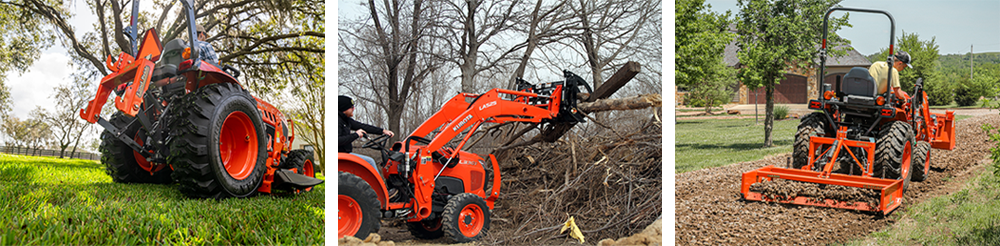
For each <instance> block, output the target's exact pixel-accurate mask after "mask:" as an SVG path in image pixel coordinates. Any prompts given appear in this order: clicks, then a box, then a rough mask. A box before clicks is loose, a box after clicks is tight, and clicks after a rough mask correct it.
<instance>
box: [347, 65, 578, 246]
mask: <svg viewBox="0 0 1000 246" xmlns="http://www.w3.org/2000/svg"><path fill="white" fill-rule="evenodd" d="M564 77H565V80H563V81H558V82H551V83H540V84H536V85H532V84H529V83H527V82H525V81H523V80H520V79H518V83H517V88H516V90H506V89H492V90H489V91H487V92H485V93H482V94H470V93H460V94H458V95H456V96H454V97H452V98H451V99H450V100H448V101H447V102H446V103H445V104H444V106H442V107H441V109H440V110H438V111H437V113H435V114H434V115H432V116H431V117H430V118H429V119H427V120H426V121H425V122H424V123H422V124H421V125H420V126H419V127H417V129H416V130H414V131H413V132H412V133H410V134H409V136H407V137H406V138H404V139H403V141H402V142H396V143H394V144H393V145H392V147H391V148H389V149H387V148H386V143H387V141H388V137H387V136H385V135H383V136H381V137H379V138H375V139H372V140H371V141H368V142H367V143H365V144H364V145H363V146H362V148H372V149H376V150H379V152H380V153H381V155H382V161H381V162H380V163H381V164H383V165H381V168H380V169H379V170H376V169H375V168H374V167H372V165H370V164H368V163H367V162H365V161H364V160H362V159H361V158H359V157H357V156H355V155H352V154H348V153H339V154H338V155H337V163H338V187H339V194H338V198H337V218H338V219H337V221H338V224H339V228H338V236H339V237H345V236H354V237H357V238H365V237H367V236H368V234H369V233H373V232H377V231H378V229H379V227H380V226H381V224H380V219H389V218H392V219H398V220H404V221H406V224H407V227H408V229H409V231H410V233H411V234H413V235H414V236H416V237H417V238H422V239H434V238H440V237H443V236H447V237H448V238H450V239H451V240H452V241H455V242H469V241H474V240H477V239H479V238H480V237H482V235H483V234H485V233H486V232H487V231H488V229H489V226H490V212H491V210H492V209H493V205H494V202H495V201H496V199H497V198H499V197H500V194H501V193H500V184H501V182H500V181H501V176H500V167H499V165H498V163H497V161H496V158H495V157H493V155H488V156H487V157H482V156H479V155H476V154H474V153H470V152H467V151H464V150H462V148H463V147H465V145H466V143H467V142H468V140H469V138H470V137H471V136H472V135H473V133H474V132H476V130H477V129H479V127H481V126H482V125H483V124H490V123H493V124H499V123H506V122H525V123H550V124H567V125H574V124H576V123H579V122H584V116H583V113H582V112H578V111H577V110H576V104H577V102H578V101H579V100H580V99H579V98H578V95H579V94H580V93H591V88H590V86H589V85H588V84H587V83H586V81H584V80H583V79H582V78H580V77H579V76H577V75H575V74H573V73H571V72H568V71H564ZM581 87H582V88H583V89H586V91H583V90H581ZM463 135H464V136H463ZM458 139H461V140H460V141H458V142H457V144H456V143H455V142H454V140H458ZM390 190H396V191H398V195H396V196H395V197H392V196H390V192H389V191H390Z"/></svg>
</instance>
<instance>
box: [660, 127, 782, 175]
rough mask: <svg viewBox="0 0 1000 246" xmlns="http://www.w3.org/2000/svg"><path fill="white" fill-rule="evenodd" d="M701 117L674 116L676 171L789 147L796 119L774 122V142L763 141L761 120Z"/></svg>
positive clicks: (759, 155) (721, 164)
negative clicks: (675, 119) (702, 118)
mask: <svg viewBox="0 0 1000 246" xmlns="http://www.w3.org/2000/svg"><path fill="white" fill-rule="evenodd" d="M760 122H761V123H760V124H755V123H754V119H753V118H750V119H704V120H682V119H678V120H677V125H676V126H675V127H674V130H675V132H676V133H675V138H676V139H675V141H676V143H674V144H675V151H676V152H675V153H676V154H675V155H674V163H675V165H676V166H675V170H676V172H677V173H683V172H687V171H693V170H698V169H702V168H709V167H718V166H724V165H728V164H732V163H736V162H741V161H751V160H758V159H760V158H763V157H764V156H768V155H773V154H778V153H785V152H791V151H792V142H793V141H794V138H795V130H796V128H797V127H798V125H799V120H798V119H787V120H780V121H775V122H774V129H773V131H772V132H771V137H772V140H773V143H774V145H773V146H772V147H770V148H762V146H763V145H764V123H763V122H764V120H763V118H761V120H760Z"/></svg>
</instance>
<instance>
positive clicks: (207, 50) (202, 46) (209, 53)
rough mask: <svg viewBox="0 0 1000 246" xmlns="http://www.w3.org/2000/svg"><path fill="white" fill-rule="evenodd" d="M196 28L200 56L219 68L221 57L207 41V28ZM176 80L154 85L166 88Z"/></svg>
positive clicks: (196, 25)
mask: <svg viewBox="0 0 1000 246" xmlns="http://www.w3.org/2000/svg"><path fill="white" fill-rule="evenodd" d="M194 26H195V30H196V31H197V35H198V40H197V41H196V42H195V44H194V45H195V46H198V56H199V57H201V59H202V60H204V61H207V62H209V63H212V64H213V65H215V66H219V55H216V54H215V48H213V47H212V44H210V43H208V42H206V41H205V40H208V33H206V32H205V27H204V26H202V25H201V24H195V25H194ZM176 80H177V79H176V78H173V77H171V78H163V79H161V80H158V81H156V82H154V83H153V85H156V86H164V85H167V84H170V83H173V82H175V81H176ZM122 88H123V89H122V90H124V87H122Z"/></svg>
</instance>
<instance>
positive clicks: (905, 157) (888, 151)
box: [872, 121, 916, 192]
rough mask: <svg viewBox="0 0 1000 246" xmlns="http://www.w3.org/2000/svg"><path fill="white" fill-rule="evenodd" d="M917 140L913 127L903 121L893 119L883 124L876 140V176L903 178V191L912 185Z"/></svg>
mask: <svg viewBox="0 0 1000 246" xmlns="http://www.w3.org/2000/svg"><path fill="white" fill-rule="evenodd" d="M915 145H916V140H915V138H914V137H913V127H912V126H910V124H906V123H905V122H903V121H892V122H889V123H887V124H885V125H883V126H882V130H881V131H879V136H878V140H877V141H876V142H875V167H874V168H873V170H872V171H874V176H875V177H879V178H885V179H902V180H903V191H904V192H905V191H906V188H908V187H909V186H910V172H911V171H912V170H913V169H914V168H913V166H912V164H913V162H912V159H913V149H914V146H915Z"/></svg>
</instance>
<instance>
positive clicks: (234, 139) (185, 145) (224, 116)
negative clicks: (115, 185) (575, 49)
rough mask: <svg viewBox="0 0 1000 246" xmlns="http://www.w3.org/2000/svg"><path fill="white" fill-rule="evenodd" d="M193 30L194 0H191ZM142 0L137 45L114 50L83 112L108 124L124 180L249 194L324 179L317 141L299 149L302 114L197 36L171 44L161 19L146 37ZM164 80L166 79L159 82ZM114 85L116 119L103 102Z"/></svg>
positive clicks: (107, 156)
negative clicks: (318, 174) (249, 82)
mask: <svg viewBox="0 0 1000 246" xmlns="http://www.w3.org/2000/svg"><path fill="white" fill-rule="evenodd" d="M180 2H181V3H183V5H184V7H185V12H186V13H184V14H186V15H187V18H188V22H187V23H188V30H189V32H188V34H189V37H197V35H196V33H195V24H194V23H195V13H194V9H193V5H194V3H193V1H192V0H181V1H180ZM138 11H139V5H138V1H133V12H132V20H131V25H130V26H129V27H128V28H126V34H127V35H128V36H129V38H130V39H131V44H132V46H131V47H128V48H124V49H125V50H126V51H125V52H122V53H121V54H119V55H118V58H117V60H116V59H113V58H112V57H110V56H109V57H108V60H107V64H106V65H107V67H108V69H109V70H110V71H111V72H112V73H111V74H108V75H107V76H105V77H104V78H103V79H101V83H100V86H99V87H98V90H97V95H96V96H95V97H94V99H93V100H91V101H90V103H89V104H88V105H87V108H85V109H81V110H80V117H81V118H83V119H84V120H86V121H87V122H90V123H98V124H100V125H101V126H102V127H104V129H105V131H104V132H103V134H101V140H102V142H101V146H100V151H101V162H102V163H103V164H104V165H105V167H106V171H107V173H108V175H110V176H111V177H112V179H113V180H114V181H115V182H119V183H173V182H177V183H179V184H180V191H181V192H182V193H184V194H185V195H188V196H190V197H211V198H225V197H246V196H249V195H252V194H255V193H256V192H264V193H271V192H274V191H276V190H288V191H292V192H299V191H307V190H310V189H311V187H312V186H314V185H317V184H320V183H322V182H323V180H320V179H316V178H314V177H315V168H314V164H313V153H312V151H311V150H304V149H297V150H292V149H291V143H292V140H293V139H294V138H295V133H294V132H295V128H294V124H293V122H292V120H290V119H286V118H285V116H284V115H283V114H282V113H281V112H280V111H278V109H277V108H275V107H274V106H272V105H271V104H268V103H267V102H264V101H262V100H260V99H258V98H256V97H254V96H252V95H250V92H249V91H247V90H246V89H245V88H243V86H241V85H240V83H239V81H238V80H237V79H236V78H237V77H239V75H240V73H239V70H236V69H235V68H233V67H230V66H228V65H227V66H224V67H222V68H220V66H219V65H218V64H214V63H213V62H210V61H206V60H204V59H202V57H199V54H198V53H199V52H198V49H197V48H189V47H196V46H195V41H194V38H192V39H191V40H190V42H188V43H185V42H184V41H183V40H180V39H175V40H173V41H170V42H168V43H167V44H166V46H165V47H164V45H162V44H161V43H160V40H159V37H157V34H156V31H155V30H154V29H149V30H146V31H145V32H144V35H143V37H142V40H141V42H139V45H138V46H137V44H136V41H137V39H136V33H137V32H138V30H137V28H136V16H138ZM156 81H162V82H164V83H163V84H162V85H151V83H153V82H156ZM112 92H114V93H115V94H117V96H116V97H115V100H114V102H115V108H117V109H118V110H119V112H116V113H115V114H114V115H113V116H111V119H110V120H105V119H104V118H102V117H101V116H100V113H101V108H102V107H103V106H104V104H105V102H106V101H107V100H108V97H109V96H110V94H111V93H112Z"/></svg>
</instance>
